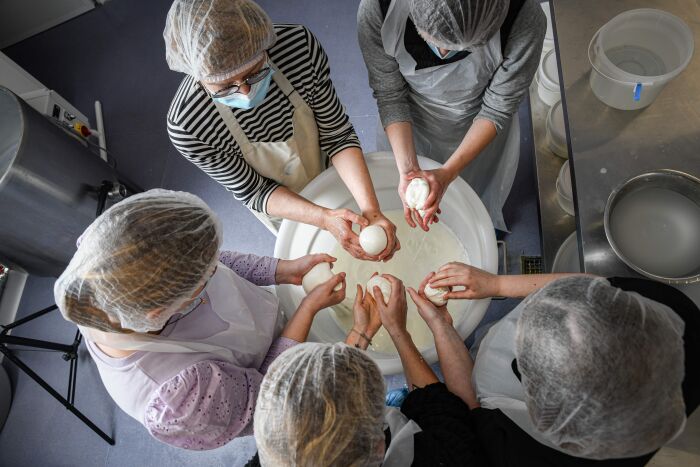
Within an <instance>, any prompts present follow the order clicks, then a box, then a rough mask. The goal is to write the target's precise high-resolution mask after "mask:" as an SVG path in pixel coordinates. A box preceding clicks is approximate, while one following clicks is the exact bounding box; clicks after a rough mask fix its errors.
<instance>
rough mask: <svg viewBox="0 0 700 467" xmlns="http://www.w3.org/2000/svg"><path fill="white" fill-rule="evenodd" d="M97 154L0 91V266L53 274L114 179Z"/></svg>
mask: <svg viewBox="0 0 700 467" xmlns="http://www.w3.org/2000/svg"><path fill="white" fill-rule="evenodd" d="M115 177H116V175H115V173H114V170H113V169H112V168H111V167H110V166H109V165H108V164H107V163H106V162H105V161H103V160H102V159H100V157H99V156H97V155H96V154H93V153H92V152H91V151H90V150H89V149H88V148H87V147H85V146H84V145H83V144H81V143H80V142H79V141H77V140H76V139H74V138H72V137H71V136H70V135H69V134H67V133H66V131H65V130H63V129H61V128H59V127H57V126H56V125H54V124H53V123H52V122H50V121H49V120H47V117H45V116H43V115H41V114H40V113H38V112H37V111H36V110H34V109H33V108H31V107H29V106H28V105H27V104H26V103H25V102H24V101H23V100H22V99H20V98H19V97H17V96H16V95H15V94H13V93H12V91H10V90H9V89H7V88H4V87H2V86H0V260H2V261H3V262H6V263H7V262H9V263H10V264H12V265H14V266H15V267H20V268H22V269H24V270H25V271H27V272H29V273H30V274H36V275H40V276H54V277H56V276H58V275H60V273H61V272H62V271H63V269H64V268H65V267H66V265H67V264H68V262H69V261H70V259H71V257H72V256H73V253H75V249H76V247H75V242H76V240H77V238H78V236H80V234H81V233H82V232H83V230H85V228H86V227H87V226H88V225H89V224H90V223H91V222H92V221H93V220H94V218H95V211H96V208H97V196H98V189H99V187H100V185H101V184H102V182H103V181H114V180H115Z"/></svg>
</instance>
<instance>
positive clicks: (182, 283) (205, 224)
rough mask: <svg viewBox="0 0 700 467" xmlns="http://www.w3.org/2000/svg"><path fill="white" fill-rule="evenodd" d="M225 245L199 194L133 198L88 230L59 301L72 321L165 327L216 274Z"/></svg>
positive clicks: (105, 327)
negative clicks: (220, 250) (219, 255)
mask: <svg viewBox="0 0 700 467" xmlns="http://www.w3.org/2000/svg"><path fill="white" fill-rule="evenodd" d="M220 245H221V226H220V223H219V220H218V219H217V217H216V216H215V214H214V213H213V212H212V211H211V209H209V207H208V206H207V205H206V204H205V203H204V201H202V200H201V199H199V198H198V197H196V196H194V195H192V194H189V193H183V192H176V191H167V190H150V191H147V192H145V193H140V194H137V195H134V196H131V197H129V198H126V199H125V200H123V201H121V202H119V203H117V204H115V205H114V206H112V207H111V208H110V209H108V210H107V211H105V212H104V213H103V214H102V215H101V216H100V217H98V218H97V219H96V220H95V221H94V222H93V223H92V224H91V225H90V226H89V227H88V228H87V230H85V232H84V233H83V236H82V237H81V240H80V245H79V246H78V251H77V252H76V253H75V255H74V256H73V259H71V261H70V263H69V264H68V267H67V268H66V270H65V271H64V272H63V274H61V276H60V277H59V278H58V280H57V281H56V284H55V285H54V297H55V299H56V304H57V305H58V307H59V309H60V310H61V313H62V314H63V316H64V317H65V318H66V319H67V320H69V321H72V322H74V323H76V324H80V325H82V326H87V327H90V328H94V329H99V330H101V331H107V332H128V331H129V330H131V331H137V332H147V331H156V330H159V329H162V328H163V326H165V324H166V322H167V320H168V319H169V318H170V317H171V316H172V315H173V314H174V313H175V312H176V311H178V310H180V309H181V308H183V307H184V306H186V303H187V302H188V301H190V300H191V298H192V296H193V295H194V293H195V292H196V291H197V290H198V289H199V288H201V287H202V286H203V285H204V284H205V283H206V281H207V280H209V277H210V276H211V275H212V274H213V271H214V269H215V267H216V264H217V262H218V251H219V246H220ZM154 311H156V312H157V311H160V312H159V313H156V314H157V315H156V316H154V313H152V312H154ZM149 313H150V314H151V316H150V317H149V316H148V315H149Z"/></svg>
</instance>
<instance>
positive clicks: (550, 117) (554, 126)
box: [545, 101, 569, 159]
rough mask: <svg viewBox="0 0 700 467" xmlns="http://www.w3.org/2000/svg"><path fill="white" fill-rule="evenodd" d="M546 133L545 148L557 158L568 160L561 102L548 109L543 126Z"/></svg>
mask: <svg viewBox="0 0 700 467" xmlns="http://www.w3.org/2000/svg"><path fill="white" fill-rule="evenodd" d="M545 128H546V131H547V146H549V149H550V150H551V151H552V152H553V153H554V154H556V155H557V156H559V157H561V158H563V159H568V158H569V148H568V147H567V145H566V128H565V127H564V109H563V108H562V106H561V101H559V102H557V103H556V104H554V105H553V106H552V108H551V109H549V112H548V113H547V121H546V125H545Z"/></svg>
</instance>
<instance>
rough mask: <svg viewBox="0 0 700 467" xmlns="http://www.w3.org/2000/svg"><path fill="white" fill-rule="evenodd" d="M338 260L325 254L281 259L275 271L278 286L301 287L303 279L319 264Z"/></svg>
mask: <svg viewBox="0 0 700 467" xmlns="http://www.w3.org/2000/svg"><path fill="white" fill-rule="evenodd" d="M335 261H336V258H334V257H332V256H331V255H327V254H325V253H318V254H314V255H306V256H302V257H301V258H297V259H281V260H279V261H278V262H277V270H276V271H275V283H276V284H294V285H301V279H302V278H303V277H304V276H305V275H306V273H307V272H309V271H311V268H313V267H314V266H316V265H317V264H319V263H331V265H332V263H333V262H335Z"/></svg>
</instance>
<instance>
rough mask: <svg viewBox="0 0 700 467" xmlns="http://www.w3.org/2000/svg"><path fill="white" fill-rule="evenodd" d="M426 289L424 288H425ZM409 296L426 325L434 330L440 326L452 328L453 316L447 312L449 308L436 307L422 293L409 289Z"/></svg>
mask: <svg viewBox="0 0 700 467" xmlns="http://www.w3.org/2000/svg"><path fill="white" fill-rule="evenodd" d="M423 287H424V286H423ZM407 290H408V295H410V296H411V300H413V303H415V304H416V307H418V314H419V315H420V316H421V318H423V321H425V324H427V325H428V327H429V328H430V329H431V330H432V329H433V328H434V327H435V326H438V325H445V324H446V325H448V326H452V316H451V315H450V313H449V312H448V311H447V306H435V304H434V303H433V302H431V301H430V300H428V299H427V298H426V297H425V295H424V294H423V292H422V290H423V289H422V287H421V289H420V290H421V292H419V291H417V290H415V289H413V288H412V287H409V288H408V289H407Z"/></svg>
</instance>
